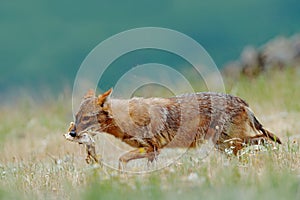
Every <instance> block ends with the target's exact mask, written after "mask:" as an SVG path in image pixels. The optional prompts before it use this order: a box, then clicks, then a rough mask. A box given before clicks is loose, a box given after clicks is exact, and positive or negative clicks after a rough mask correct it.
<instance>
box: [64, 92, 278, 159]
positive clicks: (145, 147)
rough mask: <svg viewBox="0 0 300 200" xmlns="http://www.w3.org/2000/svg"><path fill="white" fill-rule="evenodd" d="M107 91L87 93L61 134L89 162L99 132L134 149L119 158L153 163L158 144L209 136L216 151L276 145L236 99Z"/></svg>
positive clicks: (194, 142) (189, 143)
mask: <svg viewBox="0 0 300 200" xmlns="http://www.w3.org/2000/svg"><path fill="white" fill-rule="evenodd" d="M111 92H112V90H109V91H107V92H105V93H104V94H102V95H99V96H98V97H95V94H94V93H91V91H89V92H88V93H87V95H86V96H85V97H84V99H83V101H82V103H81V106H80V109H79V111H78V113H77V114H76V121H75V123H71V125H70V128H69V131H68V133H67V134H65V137H66V139H68V140H70V141H73V142H78V143H83V144H86V145H87V152H88V157H87V161H88V162H89V161H90V160H91V159H93V160H95V161H96V162H98V157H97V156H96V153H95V146H94V140H93V138H92V136H94V135H95V134H98V133H100V132H106V133H108V134H111V135H113V136H115V137H116V138H118V139H120V140H122V141H123V142H125V143H127V144H128V145H130V146H132V147H134V148H136V149H135V150H133V151H130V152H127V153H125V154H124V155H123V156H121V157H120V159H119V160H120V162H121V163H127V162H128V161H130V160H134V159H139V158H148V160H149V161H153V159H154V158H156V156H157V155H158V154H159V152H160V150H161V149H163V148H176V147H187V148H190V147H191V148H193V147H197V146H198V145H201V144H202V143H203V142H204V141H205V140H212V141H213V143H214V144H215V146H216V148H217V149H219V150H221V151H226V149H231V150H232V151H233V153H234V154H235V155H236V154H237V153H238V151H239V150H241V149H242V148H244V147H245V146H246V145H247V144H249V145H253V144H259V143H260V142H264V141H267V140H270V141H275V142H277V143H279V144H281V141H280V139H279V138H278V137H276V136H275V135H274V134H272V133H271V132H269V131H268V130H266V129H264V128H263V126H262V125H261V124H260V123H259V121H258V120H257V119H256V117H255V116H254V114H253V112H252V111H251V110H250V108H249V106H248V104H247V103H246V102H245V101H244V100H242V99H240V98H239V97H235V96H232V95H227V94H221V93H212V92H204V93H195V94H187V95H181V96H176V97H171V98H148V99H145V98H132V99H127V100H124V99H123V100H122V99H111V98H110V97H109V95H110V94H111ZM71 133H72V134H71Z"/></svg>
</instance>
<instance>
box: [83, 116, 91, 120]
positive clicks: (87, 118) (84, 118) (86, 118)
mask: <svg viewBox="0 0 300 200" xmlns="http://www.w3.org/2000/svg"><path fill="white" fill-rule="evenodd" d="M89 119H90V117H88V116H84V117H83V118H82V121H88V120H89Z"/></svg>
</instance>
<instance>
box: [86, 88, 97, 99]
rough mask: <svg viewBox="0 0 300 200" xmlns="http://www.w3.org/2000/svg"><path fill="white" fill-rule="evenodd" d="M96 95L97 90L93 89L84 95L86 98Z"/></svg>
mask: <svg viewBox="0 0 300 200" xmlns="http://www.w3.org/2000/svg"><path fill="white" fill-rule="evenodd" d="M94 96H95V91H94V90H93V89H89V90H88V91H87V93H86V94H85V95H84V97H83V98H84V99H87V98H91V97H94Z"/></svg>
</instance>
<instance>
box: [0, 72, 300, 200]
mask: <svg viewBox="0 0 300 200" xmlns="http://www.w3.org/2000/svg"><path fill="white" fill-rule="evenodd" d="M298 77H299V72H298V71H296V70H293V69H289V70H287V71H280V72H273V73H270V74H263V75H261V76H259V77H258V78H257V79H255V80H249V79H247V78H245V77H242V78H241V79H240V80H239V81H237V82H234V83H229V82H228V84H227V90H228V92H229V93H234V94H236V95H238V96H240V97H242V98H243V99H245V100H247V102H249V104H250V106H251V108H253V110H254V111H255V113H256V114H257V116H258V117H259V118H260V119H261V122H262V123H263V124H264V125H265V126H266V127H267V128H269V129H270V130H273V131H274V132H276V134H278V136H280V137H281V138H282V140H283V142H284V144H283V145H281V146H277V149H271V148H270V149H266V151H262V152H257V153H253V152H251V151H249V152H248V153H245V154H244V155H243V156H242V157H241V158H236V157H229V158H228V157H225V156H224V155H223V154H220V153H218V152H212V153H211V154H210V155H209V156H208V157H206V158H204V159H198V158H197V154H196V153H195V152H193V151H190V152H188V153H186V154H185V155H184V156H183V157H182V158H181V159H180V160H178V161H176V162H175V163H174V164H173V165H171V166H170V167H167V168H164V169H162V170H159V171H156V172H153V173H147V174H140V175H132V174H122V173H119V172H118V171H115V170H113V169H110V168H107V167H103V168H100V167H97V166H89V165H87V164H86V163H85V162H84V158H85V149H84V147H83V146H80V145H77V144H73V143H70V142H67V141H65V140H64V138H63V136H62V134H63V133H64V132H65V130H66V129H67V127H68V124H69V121H71V120H72V114H71V103H70V94H69V93H66V94H63V95H61V96H60V97H59V98H57V99H55V98H52V99H48V100H46V101H45V102H44V103H41V102H39V103H37V102H36V101H35V100H33V99H30V98H21V99H20V100H17V101H15V102H14V103H11V104H3V106H1V107H0V112H1V116H0V121H1V124H0V152H1V153H0V154H1V156H0V199H208V200H209V199H300V149H299V140H300V137H299V135H300V132H299V128H300V125H299V123H298V121H297V120H298V119H299V117H300V108H299V105H300V104H299V103H298V99H300V93H299V92H297V89H298V88H299V86H300V80H298ZM115 159H116V160H117V159H118V158H117V157H116V158H115ZM142 163H145V162H142Z"/></svg>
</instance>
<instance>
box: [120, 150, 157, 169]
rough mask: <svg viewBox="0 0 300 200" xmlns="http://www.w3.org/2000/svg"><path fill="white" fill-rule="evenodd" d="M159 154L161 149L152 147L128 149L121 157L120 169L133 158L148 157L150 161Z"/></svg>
mask: <svg viewBox="0 0 300 200" xmlns="http://www.w3.org/2000/svg"><path fill="white" fill-rule="evenodd" d="M158 154H159V151H157V150H156V151H155V150H154V149H153V148H150V147H141V148H138V149H134V150H132V151H128V152H126V153H125V154H123V155H122V156H121V157H120V158H119V170H123V167H124V166H125V165H126V164H127V163H128V162H129V161H131V160H136V159H141V158H148V161H149V162H152V161H153V160H154V159H155V158H156V156H158Z"/></svg>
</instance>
